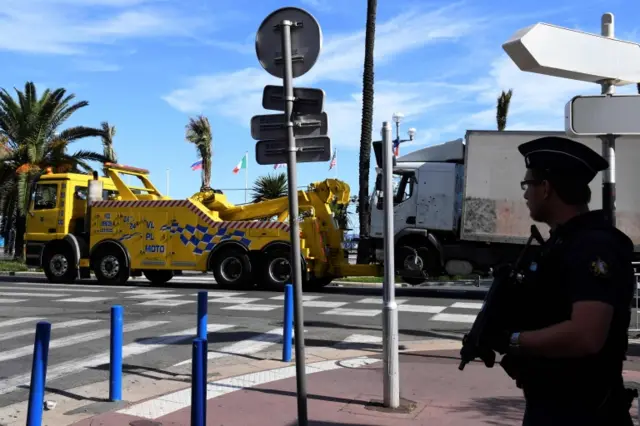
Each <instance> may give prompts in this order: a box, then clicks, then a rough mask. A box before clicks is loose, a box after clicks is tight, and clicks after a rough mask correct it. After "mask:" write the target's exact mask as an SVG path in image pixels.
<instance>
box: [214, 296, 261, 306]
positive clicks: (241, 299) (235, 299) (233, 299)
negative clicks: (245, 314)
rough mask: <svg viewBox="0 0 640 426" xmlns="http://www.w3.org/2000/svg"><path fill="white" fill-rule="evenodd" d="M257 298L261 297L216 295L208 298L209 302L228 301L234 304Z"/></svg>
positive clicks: (248, 301) (241, 303)
mask: <svg viewBox="0 0 640 426" xmlns="http://www.w3.org/2000/svg"><path fill="white" fill-rule="evenodd" d="M258 300H262V299H261V298H255V297H216V298H213V299H209V303H229V304H234V305H243V304H245V303H251V302H257V301H258Z"/></svg>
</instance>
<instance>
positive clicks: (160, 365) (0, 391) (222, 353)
mask: <svg viewBox="0 0 640 426" xmlns="http://www.w3.org/2000/svg"><path fill="white" fill-rule="evenodd" d="M234 319H237V321H229V322H220V321H218V322H216V323H213V322H212V321H210V323H209V324H208V327H207V328H208V332H209V353H208V359H209V361H210V362H217V361H221V360H224V359H227V361H228V359H229V358H231V357H242V356H249V355H250V356H251V357H252V358H253V357H257V356H260V354H264V353H267V352H270V351H279V350H280V349H281V344H282V339H283V331H282V327H281V324H278V325H276V324H273V323H266V322H265V323H259V322H255V321H253V322H251V321H248V320H247V319H246V318H241V317H238V318H234ZM43 320H45V321H48V322H50V323H51V340H50V344H49V357H48V368H47V376H46V379H47V389H48V391H47V392H48V393H49V394H50V395H54V394H55V393H60V392H65V391H67V390H69V389H72V388H76V387H79V386H85V385H89V384H91V383H95V382H100V381H104V380H105V379H106V378H107V377H108V365H109V326H110V324H109V318H108V315H104V316H103V317H102V318H95V317H92V318H77V317H76V318H70V317H64V316H55V317H53V318H44V317H38V316H29V317H21V318H12V319H2V318H1V317H0V365H1V366H2V367H1V368H0V424H3V419H2V413H3V410H2V407H6V406H10V405H11V404H16V403H21V402H24V401H26V400H27V399H28V387H29V384H30V379H31V362H32V353H33V345H34V336H35V328H36V324H37V322H38V321H43ZM196 333H197V330H196V327H195V321H191V322H189V321H186V320H184V319H183V320H178V319H176V318H174V317H171V318H162V317H161V316H157V317H151V318H144V317H143V318H141V317H135V318H134V319H130V320H127V319H126V318H125V324H124V341H123V348H122V354H123V363H124V374H125V375H127V374H138V373H140V372H143V371H147V370H153V371H159V372H165V373H167V374H168V373H171V374H177V375H184V377H185V378H187V377H189V374H190V365H189V364H190V362H191V341H192V340H193V338H194V337H195V335H196ZM401 339H404V340H415V336H403V335H401ZM305 340H306V341H307V346H308V347H313V346H315V347H329V348H336V349H357V348H369V349H370V348H372V347H375V348H379V349H381V348H382V346H381V345H382V337H381V333H380V332H379V331H378V330H375V329H368V330H365V331H362V330H357V331H355V330H350V329H348V328H345V329H337V328H322V327H305ZM372 345H373V346H372ZM272 356H273V355H272ZM52 398H53V399H55V395H54V396H52Z"/></svg>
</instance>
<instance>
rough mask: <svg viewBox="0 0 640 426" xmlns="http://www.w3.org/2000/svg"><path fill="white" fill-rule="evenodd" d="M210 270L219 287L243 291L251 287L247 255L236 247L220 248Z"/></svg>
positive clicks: (249, 263)
mask: <svg viewBox="0 0 640 426" xmlns="http://www.w3.org/2000/svg"><path fill="white" fill-rule="evenodd" d="M211 270H212V271H213V277H214V278H215V280H216V283H218V285H219V286H220V287H223V288H233V289H245V288H249V287H251V286H252V285H253V282H252V274H251V260H250V259H249V254H248V253H247V252H246V251H244V250H242V249H240V248H238V247H226V248H221V249H220V251H218V252H217V253H215V254H214V255H213V257H212V259H211Z"/></svg>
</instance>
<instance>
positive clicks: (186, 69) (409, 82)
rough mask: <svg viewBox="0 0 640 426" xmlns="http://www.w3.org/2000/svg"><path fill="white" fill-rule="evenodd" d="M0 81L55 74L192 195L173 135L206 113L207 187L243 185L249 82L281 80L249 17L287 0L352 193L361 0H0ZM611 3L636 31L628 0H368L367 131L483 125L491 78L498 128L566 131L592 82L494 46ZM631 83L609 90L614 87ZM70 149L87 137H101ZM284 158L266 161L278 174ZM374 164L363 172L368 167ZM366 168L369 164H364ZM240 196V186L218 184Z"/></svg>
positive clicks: (426, 138) (431, 131) (433, 138)
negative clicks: (316, 28)
mask: <svg viewBox="0 0 640 426" xmlns="http://www.w3.org/2000/svg"><path fill="white" fill-rule="evenodd" d="M0 5H1V7H0V64H2V66H0V86H1V87H4V88H6V89H8V90H10V91H12V88H13V87H19V88H22V87H23V86H24V83H25V82H26V81H28V80H29V81H34V82H35V83H36V84H37V85H38V87H39V88H40V89H42V88H44V87H49V88H56V87H65V88H67V89H68V90H69V91H70V92H73V93H75V94H76V96H77V99H79V100H80V99H81V100H87V101H89V103H90V105H89V107H87V108H85V109H83V110H81V111H80V112H78V113H76V114H75V115H74V117H73V118H72V120H70V121H69V122H68V124H69V125H77V124H82V125H89V126H98V125H99V124H100V122H101V121H105V120H106V121H109V123H111V124H112V125H115V126H116V127H117V135H116V139H115V148H116V151H117V153H118V155H119V160H120V162H121V163H124V164H130V165H135V166H138V167H144V168H148V169H149V170H150V171H151V172H152V178H153V179H154V181H155V182H156V183H157V185H158V186H159V187H160V188H161V189H162V190H163V191H164V189H165V180H166V179H165V177H166V169H167V168H169V169H170V170H171V172H170V175H171V186H170V188H171V190H170V195H171V196H172V197H175V198H184V197H188V196H190V195H192V194H193V193H194V192H197V191H198V189H199V187H200V174H199V172H193V171H191V170H190V165H191V164H192V163H193V162H194V161H195V160H196V154H195V149H194V147H193V146H192V145H190V144H188V143H187V142H186V141H185V139H184V128H185V125H186V123H187V122H188V118H189V117H193V116H196V115H198V114H205V115H206V116H207V117H209V120H210V121H211V124H212V127H213V135H214V158H213V177H212V184H213V186H214V187H216V188H222V189H233V188H238V189H242V188H244V186H245V176H244V173H240V174H238V175H234V174H233V173H232V169H233V167H234V166H235V165H236V164H237V163H238V162H239V161H240V160H241V158H242V156H243V155H244V153H245V151H248V152H249V169H248V170H249V171H248V173H249V185H250V186H251V183H252V182H253V180H254V179H255V178H257V177H258V176H260V175H264V174H268V173H273V172H274V170H273V167H272V166H259V165H258V164H257V163H256V162H255V159H254V146H255V141H254V140H253V139H252V138H251V135H250V129H249V121H250V119H251V116H253V115H255V114H261V113H274V112H267V111H264V110H263V109H262V107H261V96H262V88H263V87H264V85H266V84H280V82H279V81H278V80H276V79H274V78H272V77H271V76H270V75H269V74H267V72H266V71H264V70H263V69H262V68H261V67H260V64H259V63H258V61H257V59H256V55H255V50H254V39H255V33H256V30H257V29H258V27H259V25H260V23H261V22H262V20H263V19H264V18H265V17H266V16H267V15H268V14H269V13H270V12H272V11H273V10H275V9H277V8H279V7H283V6H300V7H303V8H305V9H307V10H308V11H310V12H311V13H313V14H314V16H315V17H316V18H317V19H318V21H319V22H320V25H321V27H322V30H323V35H324V44H323V51H322V53H321V55H320V58H319V59H318V62H317V63H316V65H315V67H314V68H313V69H312V70H311V71H310V72H309V73H308V74H306V75H304V76H303V77H301V78H299V79H296V81H295V84H296V85H299V86H306V87H318V88H322V89H324V91H325V93H326V105H325V110H326V111H327V113H328V114H329V134H330V136H331V138H332V142H333V145H334V146H335V147H336V148H337V149H338V177H339V178H341V179H343V180H345V181H347V182H348V183H349V184H350V185H351V188H352V193H354V194H355V193H357V191H358V188H357V183H358V145H359V140H360V118H361V101H360V98H361V90H362V89H361V74H362V62H363V56H364V26H365V18H366V1H365V0H358V1H356V0H292V1H289V2H283V1H278V0H261V1H258V0H233V1H232V0H217V1H215V2H212V1H205V0H179V1H178V0H0ZM604 12H613V13H614V14H615V17H616V36H617V37H618V38H623V39H628V40H634V41H635V40H636V39H637V38H638V33H637V31H638V29H639V28H640V26H639V25H638V22H637V16H639V14H640V5H638V4H637V3H636V2H629V1H623V0H609V1H606V2H605V1H599V0H598V1H596V0H581V1H579V2H578V1H575V0H573V1H569V0H565V1H561V0H554V1H551V0H537V1H530V0H519V1H505V0H493V1H488V0H473V1H471V0H469V1H466V2H465V1H463V2H456V3H452V2H445V1H420V0H393V1H390V0H378V22H377V24H378V25H377V38H376V75H375V78H376V87H375V89H376V97H375V112H374V119H375V125H374V129H373V136H374V140H375V139H377V138H378V137H379V134H380V127H381V125H382V122H383V121H385V120H389V121H391V116H392V114H393V112H394V111H399V112H402V113H404V115H405V120H404V122H403V123H402V128H401V132H402V134H403V136H404V137H406V131H407V130H408V128H409V127H414V128H416V129H417V137H416V141H415V142H414V143H412V144H405V145H403V146H402V148H401V153H406V152H408V151H410V150H414V149H418V148H421V147H424V146H426V145H429V144H433V143H438V142H444V141H447V140H451V139H455V138H458V137H461V136H463V135H464V132H465V131H466V130H467V129H495V127H496V124H495V102H496V98H497V96H498V95H499V94H500V91H501V90H503V89H505V90H507V89H509V88H512V89H513V90H514V95H513V101H512V104H511V113H510V117H509V123H508V128H509V129H528V130H532V129H533V130H535V129H544V130H561V129H563V126H564V122H563V114H564V104H565V103H566V102H567V101H568V100H569V99H570V98H571V97H572V96H575V95H578V94H595V93H599V90H600V89H599V86H597V85H592V84H585V83H579V82H574V81H570V80H564V79H558V78H552V77H545V76H539V75H534V74H529V73H524V72H521V71H519V70H518V69H517V68H516V67H515V65H513V63H512V62H511V60H510V59H509V58H508V57H507V56H506V55H505V53H504V52H503V50H502V47H501V45H502V43H503V42H504V41H506V40H507V39H508V38H509V37H510V36H511V35H512V34H513V33H514V32H515V31H516V30H518V29H520V28H523V27H526V26H529V25H531V24H534V23H536V22H548V23H551V24H556V25H560V26H565V27H570V28H575V29H580V30H584V31H589V32H596V33H599V32H600V16H601V14H602V13H604ZM629 90H632V91H633V90H635V88H624V89H619V90H618V92H619V93H625V92H628V91H629ZM77 147H78V148H82V149H86V148H89V149H96V150H99V149H100V143H99V141H98V140H87V141H83V142H80V143H78V145H77ZM328 169H329V162H327V163H318V164H309V163H307V164H302V165H300V166H299V183H300V184H301V185H306V184H308V183H310V182H313V181H317V180H322V179H324V178H326V177H335V176H336V173H334V171H333V170H332V171H331V172H330V171H329V170H328ZM281 170H282V169H280V170H278V171H281ZM372 172H373V170H372ZM372 176H373V173H372ZM225 192H226V193H227V194H228V196H229V198H230V199H231V201H233V202H238V203H240V202H243V201H244V192H243V191H232V190H227V191H225Z"/></svg>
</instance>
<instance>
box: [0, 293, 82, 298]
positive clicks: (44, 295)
mask: <svg viewBox="0 0 640 426" xmlns="http://www.w3.org/2000/svg"><path fill="white" fill-rule="evenodd" d="M0 296H4V297H15V296H20V297H67V296H71V295H70V294H61V293H60V294H58V293H49V294H46V293H45V294H42V293H0Z"/></svg>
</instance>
